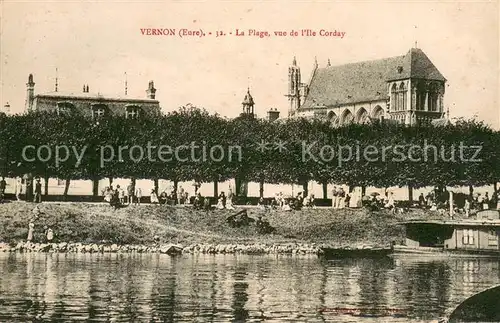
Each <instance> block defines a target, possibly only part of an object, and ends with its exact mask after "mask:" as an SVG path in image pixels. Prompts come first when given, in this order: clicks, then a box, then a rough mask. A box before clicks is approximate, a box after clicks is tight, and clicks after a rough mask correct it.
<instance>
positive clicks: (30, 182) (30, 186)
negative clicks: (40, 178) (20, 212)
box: [25, 174, 34, 202]
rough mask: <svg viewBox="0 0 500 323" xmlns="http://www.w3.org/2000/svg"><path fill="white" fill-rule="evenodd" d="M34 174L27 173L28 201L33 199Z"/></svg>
mask: <svg viewBox="0 0 500 323" xmlns="http://www.w3.org/2000/svg"><path fill="white" fill-rule="evenodd" d="M33 184H34V181H33V175H31V174H27V176H26V192H25V193H26V201H28V202H29V201H33Z"/></svg>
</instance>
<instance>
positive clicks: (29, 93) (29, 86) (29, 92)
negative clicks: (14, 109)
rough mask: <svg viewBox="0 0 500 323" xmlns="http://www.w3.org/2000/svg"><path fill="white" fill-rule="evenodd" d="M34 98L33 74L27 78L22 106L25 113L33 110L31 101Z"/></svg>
mask: <svg viewBox="0 0 500 323" xmlns="http://www.w3.org/2000/svg"><path fill="white" fill-rule="evenodd" d="M34 98H35V82H33V74H30V75H29V76H28V83H26V102H25V104H24V107H25V110H26V111H31V110H33V100H34Z"/></svg>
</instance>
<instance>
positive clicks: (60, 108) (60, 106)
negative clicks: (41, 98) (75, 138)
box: [57, 102, 75, 115]
mask: <svg viewBox="0 0 500 323" xmlns="http://www.w3.org/2000/svg"><path fill="white" fill-rule="evenodd" d="M74 110H75V106H74V105H73V103H70V102H57V114H58V115H63V114H65V115H70V114H72V113H73V112H74Z"/></svg>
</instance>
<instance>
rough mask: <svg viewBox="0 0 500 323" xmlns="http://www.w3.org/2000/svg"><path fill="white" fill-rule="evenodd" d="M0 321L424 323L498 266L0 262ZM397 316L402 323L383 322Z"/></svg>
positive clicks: (110, 259)
mask: <svg viewBox="0 0 500 323" xmlns="http://www.w3.org/2000/svg"><path fill="white" fill-rule="evenodd" d="M0 268H1V272H2V275H1V276H0V304H1V307H2V311H0V321H16V320H17V321H19V322H22V321H28V320H35V319H41V320H47V321H62V320H66V321H68V320H87V321H92V322H102V321H113V322H122V321H123V322H129V321H140V322H142V321H147V322H172V321H189V322H193V321H195V322H227V321H235V322H244V321H249V322H250V321H256V322H258V321H280V320H283V319H292V320H293V319H295V320H297V321H315V322H316V321H318V322H329V321H336V322H380V321H384V322H411V321H413V322H425V321H431V320H435V319H436V318H438V317H441V316H443V315H445V314H447V313H449V312H450V311H451V310H452V309H453V308H454V307H455V306H456V305H458V304H459V303H460V302H461V301H462V300H463V299H465V298H467V297H468V296H470V295H472V294H474V293H476V292H479V291H481V290H483V289H485V288H487V287H489V286H492V285H495V284H498V283H499V282H500V271H499V260H495V259H458V258H456V259H442V260H440V259H428V260H423V259H419V258H397V259H391V258H373V259H371V258H352V259H350V258H348V259H338V260H330V261H327V260H325V259H319V258H316V257H302V258H297V257H285V256H280V257H272V256H269V257H268V256H239V255H238V256H233V255H227V256H224V255H218V256H208V255H207V256H204V255H199V256H182V257H177V258H170V257H169V256H164V255H150V254H131V255H125V254H105V255H95V254H14V253H3V254H0ZM383 309H396V310H398V311H399V312H397V313H398V314H401V315H402V316H403V317H395V316H391V315H389V314H387V313H385V315H386V316H384V317H382V318H380V317H379V318H374V317H369V316H368V315H369V314H380V315H382V314H384V312H383Z"/></svg>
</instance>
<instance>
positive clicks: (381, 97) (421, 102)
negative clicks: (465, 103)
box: [286, 48, 446, 125]
mask: <svg viewBox="0 0 500 323" xmlns="http://www.w3.org/2000/svg"><path fill="white" fill-rule="evenodd" d="M445 83H446V79H445V78H444V76H443V75H442V74H441V73H440V72H439V70H438V69H437V68H436V66H434V64H433V63H432V62H431V60H430V59H429V58H428V57H427V55H425V53H424V52H423V51H422V50H421V49H418V48H412V49H410V50H409V51H408V52H407V53H406V54H405V55H402V56H395V57H390V58H384V59H378V60H372V61H364V62H357V63H350V64H345V65H338V66H331V64H330V61H328V64H327V66H326V67H322V68H321V67H319V66H318V63H317V62H315V65H314V68H313V72H312V76H311V78H310V80H309V83H302V79H301V74H300V67H299V66H298V65H297V61H296V59H295V58H294V59H293V63H292V65H291V66H290V67H289V69H288V93H287V95H286V96H287V97H288V100H289V111H288V115H289V117H306V118H322V119H327V120H330V121H331V122H332V124H334V125H344V124H349V123H353V122H355V123H365V122H370V120H373V119H386V120H387V119H388V120H393V121H394V122H398V123H404V124H408V125H419V124H426V123H431V122H432V120H435V119H441V118H444V116H445V111H444V106H443V97H444V93H445Z"/></svg>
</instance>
